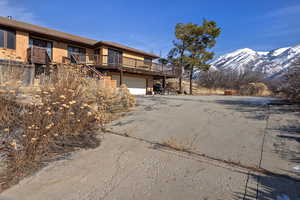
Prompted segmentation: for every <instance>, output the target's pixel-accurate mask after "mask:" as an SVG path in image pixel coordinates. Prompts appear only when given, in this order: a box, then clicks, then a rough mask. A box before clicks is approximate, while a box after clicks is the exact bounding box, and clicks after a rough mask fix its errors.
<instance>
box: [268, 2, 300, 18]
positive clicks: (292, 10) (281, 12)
mask: <svg viewBox="0 0 300 200" xmlns="http://www.w3.org/2000/svg"><path fill="white" fill-rule="evenodd" d="M299 13H300V5H291V6H287V7H284V8H280V9H277V10H273V11H270V12H268V13H267V14H266V15H265V16H266V17H270V18H274V17H283V16H285V17H287V16H293V15H299Z"/></svg>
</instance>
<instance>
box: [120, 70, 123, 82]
mask: <svg viewBox="0 0 300 200" xmlns="http://www.w3.org/2000/svg"><path fill="white" fill-rule="evenodd" d="M121 85H123V69H122V67H121V68H120V86H121Z"/></svg>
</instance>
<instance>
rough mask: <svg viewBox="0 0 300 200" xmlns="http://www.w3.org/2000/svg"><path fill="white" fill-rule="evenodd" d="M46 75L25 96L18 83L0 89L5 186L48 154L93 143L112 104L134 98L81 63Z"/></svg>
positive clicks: (128, 102) (125, 106)
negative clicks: (101, 81)
mask: <svg viewBox="0 0 300 200" xmlns="http://www.w3.org/2000/svg"><path fill="white" fill-rule="evenodd" d="M49 80H51V81H50V82H48V83H47V84H45V85H43V86H41V87H38V88H34V89H32V90H28V91H31V93H30V94H26V98H23V99H20V98H18V97H19V96H20V93H21V91H23V90H22V88H21V87H20V85H17V86H13V87H11V86H8V85H4V86H2V88H0V91H1V92H0V108H1V110H0V132H1V133H2V137H1V140H2V143H3V146H4V154H5V157H6V170H5V172H4V173H3V174H2V175H1V177H0V181H1V183H5V184H4V185H2V186H3V188H6V187H8V186H9V184H12V183H16V182H18V181H19V180H20V178H21V177H24V176H26V175H28V174H30V173H32V172H33V171H35V170H36V169H38V168H40V167H42V166H43V165H44V164H45V163H46V162H47V160H48V159H49V158H55V157H57V155H60V154H61V153H66V152H70V151H74V150H75V149H77V148H94V147H97V146H98V145H99V144H100V139H99V137H98V136H97V134H96V132H97V130H99V128H100V127H101V126H103V125H104V124H105V123H107V122H109V121H110V120H111V115H112V113H113V112H117V111H115V110H114V106H115V105H118V106H119V108H118V112H120V111H124V110H127V109H128V108H129V107H132V106H133V105H134V102H135V100H134V97H133V96H132V95H130V94H129V92H127V91H126V90H127V89H126V88H125V87H123V88H121V89H120V91H113V90H112V89H110V88H101V87H100V86H99V84H97V83H98V81H97V80H95V79H91V78H88V77H87V76H86V72H85V71H83V70H82V69H80V68H76V67H72V66H69V67H62V68H60V69H59V71H58V72H56V73H52V74H51V75H50V77H49ZM21 95H24V94H21ZM121 108H123V109H121Z"/></svg>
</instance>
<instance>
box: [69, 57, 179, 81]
mask: <svg viewBox="0 0 300 200" xmlns="http://www.w3.org/2000/svg"><path fill="white" fill-rule="evenodd" d="M64 60H65V62H66V60H67V62H70V63H76V64H81V65H92V66H96V67H101V68H102V69H105V68H106V69H115V70H123V71H127V72H135V73H141V74H151V75H158V76H171V77H177V76H178V74H179V73H180V72H179V71H178V69H177V68H176V67H174V66H171V65H162V64H160V63H155V62H149V61H148V62H147V61H144V60H138V59H134V58H129V57H124V56H120V57H110V56H108V55H102V56H100V55H94V54H91V55H89V54H71V55H70V56H69V57H68V58H64Z"/></svg>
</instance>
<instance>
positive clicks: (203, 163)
mask: <svg viewBox="0 0 300 200" xmlns="http://www.w3.org/2000/svg"><path fill="white" fill-rule="evenodd" d="M274 101H277V100H276V99H271V98H255V97H231V96H230V97H228V96H227V97H226V96H156V97H151V96H148V97H138V106H137V107H136V108H135V109H134V110H133V111H132V112H130V113H128V114H127V115H126V116H125V117H122V118H120V119H119V120H116V121H114V122H113V123H112V124H110V125H109V126H108V127H107V129H109V130H110V133H106V134H104V136H103V142H102V144H101V146H100V147H99V148H97V149H93V150H82V151H80V152H76V153H74V154H73V155H72V156H71V157H70V158H68V159H66V160H61V161H57V162H54V163H51V164H50V165H49V166H48V167H46V168H45V169H43V170H41V171H40V172H38V173H37V174H35V175H34V176H32V177H28V178H27V179H25V180H23V181H21V183H20V184H18V185H16V186H14V187H12V188H10V189H9V190H6V191H4V192H3V193H2V194H1V195H2V196H1V197H0V199H1V198H2V199H13V200H14V199H16V200H19V199H20V200H27V199H28V200H40V199H43V200H56V199H57V200H58V199H64V200H71V199H72V200H77V199H78V200H96V199H97V200H98V199H170V200H171V199H172V200H174V199H175V200H176V199H178V200H181V199H279V200H280V199H282V200H286V199H290V200H296V199H297V200H299V199H300V171H299V170H300V169H299V170H298V168H297V167H298V166H299V168H300V144H299V142H300V123H299V122H300V109H299V108H298V107H297V106H293V105H284V106H282V105H281V106H278V105H268V104H267V103H270V102H274ZM266 172H267V173H266Z"/></svg>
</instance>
